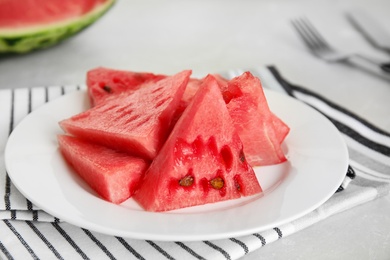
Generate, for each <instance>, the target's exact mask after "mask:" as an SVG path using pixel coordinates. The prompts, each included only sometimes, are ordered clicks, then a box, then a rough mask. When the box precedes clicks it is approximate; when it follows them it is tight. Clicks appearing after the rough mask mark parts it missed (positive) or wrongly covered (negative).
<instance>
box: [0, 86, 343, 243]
mask: <svg viewBox="0 0 390 260" xmlns="http://www.w3.org/2000/svg"><path fill="white" fill-rule="evenodd" d="M266 95H267V99H268V102H269V105H270V107H271V110H272V111H273V112H274V113H275V114H276V115H278V116H279V117H280V118H281V119H282V120H284V121H285V122H286V123H287V124H288V125H289V126H290V128H291V130H290V133H289V135H288V136H287V138H286V140H285V142H284V144H283V149H284V151H285V153H286V156H287V158H288V162H286V163H283V164H280V165H275V166H267V167H259V168H256V169H255V171H256V175H257V177H258V179H259V181H260V184H261V186H262V188H263V190H264V192H263V194H262V195H257V196H252V197H249V198H243V199H237V200H231V201H225V202H220V203H215V204H208V205H203V206H196V207H190V208H186V209H181V210H175V211H170V212H165V213H153V212H146V211H144V210H143V209H142V208H140V207H139V206H138V204H137V203H136V202H135V201H134V200H133V199H131V198H130V199H129V200H127V201H125V202H124V203H122V204H121V205H114V204H111V203H109V202H106V201H104V200H102V199H101V198H99V196H97V195H96V193H95V192H94V191H93V190H91V189H90V188H89V187H88V186H87V185H86V184H85V183H84V182H83V181H82V180H81V179H80V178H79V177H78V176H77V175H76V174H75V173H74V171H73V170H72V169H71V168H70V167H68V165H67V164H66V163H65V161H64V160H63V158H62V156H61V154H60V152H59V150H58V145H57V139H56V136H57V135H58V134H61V133H63V132H62V130H61V129H60V127H59V125H58V122H59V121H60V120H62V119H65V118H68V117H70V116H72V115H75V114H77V113H79V112H81V111H83V110H85V109H87V108H88V104H89V103H88V98H87V94H86V92H83V91H80V92H74V93H71V94H68V95H66V96H64V97H61V98H59V99H56V100H54V101H52V102H50V103H48V104H46V105H44V106H42V107H41V108H39V109H38V110H36V111H34V112H32V113H31V114H29V115H28V116H27V117H26V118H25V119H24V120H23V121H22V122H21V123H20V124H19V125H18V126H17V127H16V129H15V130H14V131H13V132H12V134H11V136H10V138H9V141H8V143H7V147H6V151H5V160H6V168H7V171H8V174H9V176H10V178H11V179H12V182H13V183H14V185H15V186H16V187H17V188H18V189H19V191H20V192H21V193H22V194H23V195H24V196H26V197H27V198H28V199H29V200H30V201H31V202H32V203H34V204H35V205H36V206H38V207H39V208H41V209H43V210H45V211H46V212H48V213H50V214H52V215H53V216H55V217H58V218H59V219H61V220H63V221H66V222H68V223H71V224H74V225H77V226H80V227H83V228H86V229H90V230H93V231H97V232H101V233H104V234H109V235H115V236H123V237H129V238H136V239H149V240H166V241H191V240H212V239H222V238H229V237H237V236H243V235H248V234H252V233H255V232H260V231H264V230H267V229H270V228H274V227H276V226H278V225H281V224H284V223H287V222H289V221H292V220H294V219H297V218H298V217H300V216H303V215H305V214H306V213H308V212H310V211H312V210H314V209H315V208H317V207H318V206H320V205H321V204H322V203H324V202H325V201H326V200H327V199H328V198H329V197H330V196H332V195H333V194H334V192H335V191H336V190H337V188H338V187H339V185H340V184H341V183H342V181H343V179H344V177H345V173H346V171H347V167H348V152H347V148H346V145H345V143H344V141H343V140H342V137H341V136H340V134H339V132H338V131H337V129H336V128H335V127H334V126H333V124H332V123H330V121H328V120H327V119H326V118H325V117H324V116H322V115H321V114H320V113H318V112H317V111H315V110H314V109H312V108H310V107H308V106H306V105H304V104H302V103H300V102H299V101H296V100H294V99H292V98H290V97H287V96H284V95H282V94H278V93H275V92H271V91H266Z"/></svg>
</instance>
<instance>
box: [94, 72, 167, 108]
mask: <svg viewBox="0 0 390 260" xmlns="http://www.w3.org/2000/svg"><path fill="white" fill-rule="evenodd" d="M166 77H167V76H165V75H156V74H153V73H146V72H133V71H125V70H114V69H108V68H103V67H99V68H95V69H92V70H90V71H88V72H87V87H88V96H89V99H90V101H91V105H92V106H95V105H97V104H100V103H102V102H105V100H106V99H107V98H112V97H115V96H117V95H119V94H121V93H123V92H126V93H127V94H129V93H131V92H133V91H135V90H137V89H139V88H141V87H145V86H146V85H145V83H155V82H157V81H159V80H161V79H163V78H166Z"/></svg>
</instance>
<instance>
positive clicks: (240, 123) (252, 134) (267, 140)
mask: <svg viewBox="0 0 390 260" xmlns="http://www.w3.org/2000/svg"><path fill="white" fill-rule="evenodd" d="M222 91H223V93H224V97H225V101H226V103H227V108H228V110H229V113H230V116H231V117H232V119H233V123H234V126H235V127H236V129H237V131H238V134H239V136H240V138H241V140H242V143H243V145H244V153H245V156H246V158H247V160H248V162H249V164H250V165H252V166H258V165H271V164H278V163H282V162H284V161H286V160H287V159H286V157H285V155H284V153H283V151H282V148H281V145H280V144H281V140H282V139H284V137H285V135H286V128H285V127H287V125H285V124H284V123H283V122H281V120H280V119H277V118H276V116H275V115H274V114H273V113H272V112H271V111H270V109H269V107H268V103H267V100H266V97H265V95H264V92H263V88H262V86H261V82H260V80H259V79H258V78H256V77H254V76H253V75H252V74H251V73H250V72H245V73H243V74H242V75H241V76H238V77H236V78H233V79H232V80H230V81H229V82H228V83H227V86H225V89H223V90H222ZM276 127H277V128H276ZM275 130H276V131H275ZM277 133H279V134H277Z"/></svg>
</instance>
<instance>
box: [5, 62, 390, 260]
mask: <svg viewBox="0 0 390 260" xmlns="http://www.w3.org/2000/svg"><path fill="white" fill-rule="evenodd" d="M250 71H251V72H252V73H253V74H254V75H256V76H258V77H260V78H261V80H262V83H263V85H264V87H265V88H269V89H273V90H275V91H279V92H281V93H285V94H286V95H290V96H292V97H294V98H296V99H298V100H301V101H302V102H305V103H307V104H309V105H310V106H312V107H314V108H316V109H317V110H319V111H320V112H322V113H323V114H325V115H326V116H327V117H328V118H329V119H330V120H331V121H332V122H333V123H334V124H335V125H336V127H337V128H338V129H339V130H340V132H341V134H342V136H343V137H344V139H345V141H346V143H347V146H348V149H349V154H350V166H351V167H349V170H348V172H347V173H346V178H345V180H344V182H343V184H342V185H341V186H340V188H339V192H336V193H335V194H334V195H333V196H332V197H331V198H330V199H329V200H328V201H327V202H325V203H324V204H323V205H322V206H320V207H319V208H318V209H316V210H314V211H313V212H311V213H309V214H307V215H305V216H303V217H301V218H299V219H296V220H294V221H292V222H290V223H287V224H284V225H281V226H278V227H274V228H273V229H270V230H267V231H264V232H261V233H255V234H251V235H247V236H243V237H233V238H226V239H221V240H213V241H195V242H180V241H172V242H161V241H150V240H135V239H129V238H123V237H117V236H108V235H103V234H100V233H96V232H93V231H90V230H86V229H83V228H80V227H77V226H73V225H71V224H69V223H66V222H62V221H60V220H59V219H57V218H56V217H54V216H51V215H49V214H47V213H45V212H44V211H42V210H40V209H39V208H37V207H36V206H35V205H33V204H32V203H31V202H30V201H29V200H28V199H26V198H25V197H23V195H22V194H21V193H20V192H19V191H18V190H17V189H16V187H15V186H14V185H13V184H12V182H11V180H10V178H9V177H8V174H7V172H6V170H5V165H4V149H5V146H6V142H7V138H8V136H9V134H10V133H11V131H12V129H14V128H15V127H16V126H17V124H18V123H19V122H20V121H21V120H22V119H23V118H24V117H25V116H26V115H27V114H28V113H30V112H31V111H33V110H34V109H36V108H37V107H39V106H41V105H43V104H45V103H47V102H50V101H51V100H54V99H56V98H58V97H60V96H62V95H65V94H67V93H70V92H72V91H77V90H80V89H84V88H85V86H66V87H63V86H53V87H37V88H30V89H15V90H11V89H4V90H0V151H1V156H0V196H1V197H2V198H3V199H1V200H0V218H1V219H2V221H0V258H5V259H7V258H8V259H30V258H32V259H55V258H58V259H78V258H83V259H106V258H107V259H167V258H168V259H238V258H240V257H242V256H244V255H245V254H248V253H249V252H252V251H254V250H258V249H259V248H261V247H263V246H265V245H266V244H269V243H272V242H273V241H276V240H278V239H281V238H283V237H286V236H288V235H290V234H293V233H295V232H298V231H299V230H302V229H304V228H306V227H309V226H311V225H313V224H315V223H317V222H319V221H321V220H322V219H325V218H327V217H329V216H331V215H334V214H336V213H339V212H342V211H344V210H347V209H350V208H352V207H355V206H357V205H360V204H362V203H365V202H368V201H371V200H374V199H376V198H378V197H380V196H384V195H386V194H388V192H389V190H390V184H389V183H390V135H389V133H386V132H384V131H382V130H380V129H378V128H376V127H375V126H373V125H371V124H369V123H368V122H367V121H365V120H363V119H362V118H359V117H358V116H356V115H354V114H353V113H351V112H349V111H347V110H345V109H344V108H342V107H341V106H340V105H337V104H334V103H332V102H330V101H329V100H326V99H325V98H323V97H321V96H319V95H317V94H315V93H313V92H311V91H309V90H307V89H305V88H302V87H298V86H295V85H292V84H290V83H288V82H287V81H286V80H285V79H283V77H282V76H281V75H280V74H279V72H278V71H277V69H276V68H275V67H261V68H258V69H251V70H250ZM242 72H243V71H242V70H232V71H229V72H227V73H225V74H224V75H223V76H225V77H227V78H231V77H233V76H236V75H239V74H241V73H242ZM355 175H356V176H355ZM352 179H353V181H351V180H352Z"/></svg>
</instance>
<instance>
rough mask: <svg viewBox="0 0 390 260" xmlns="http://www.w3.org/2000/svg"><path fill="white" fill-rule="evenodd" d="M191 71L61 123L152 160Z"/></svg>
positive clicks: (73, 131) (68, 129) (94, 139)
mask: <svg viewBox="0 0 390 260" xmlns="http://www.w3.org/2000/svg"><path fill="white" fill-rule="evenodd" d="M190 75H191V71H189V70H186V71H183V72H181V73H178V74H176V75H173V76H170V77H167V78H165V79H162V80H160V81H158V82H156V83H155V84H150V85H149V86H147V87H144V88H140V89H139V90H137V91H135V92H133V93H132V94H131V95H119V96H117V98H115V99H110V100H108V101H107V102H103V103H101V104H100V105H98V106H95V107H93V108H91V109H89V110H87V111H85V112H82V113H80V114H78V115H75V116H73V117H71V118H68V119H65V120H63V121H61V122H60V126H61V127H62V129H63V130H64V131H65V132H67V133H70V134H72V135H75V136H78V137H81V138H84V139H86V140H89V141H90V142H94V143H98V144H101V145H105V146H107V147H110V148H112V149H117V150H119V151H124V152H128V153H130V154H134V155H137V156H141V157H144V158H146V159H150V160H151V159H153V158H154V157H155V156H156V154H157V152H158V151H159V149H160V148H161V146H162V144H163V143H164V141H165V139H166V137H167V136H168V134H169V131H170V130H171V124H172V118H173V117H174V115H175V112H176V110H177V108H178V106H179V104H180V100H181V98H182V96H183V93H184V90H185V87H186V85H187V82H188V80H189V77H190Z"/></svg>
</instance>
